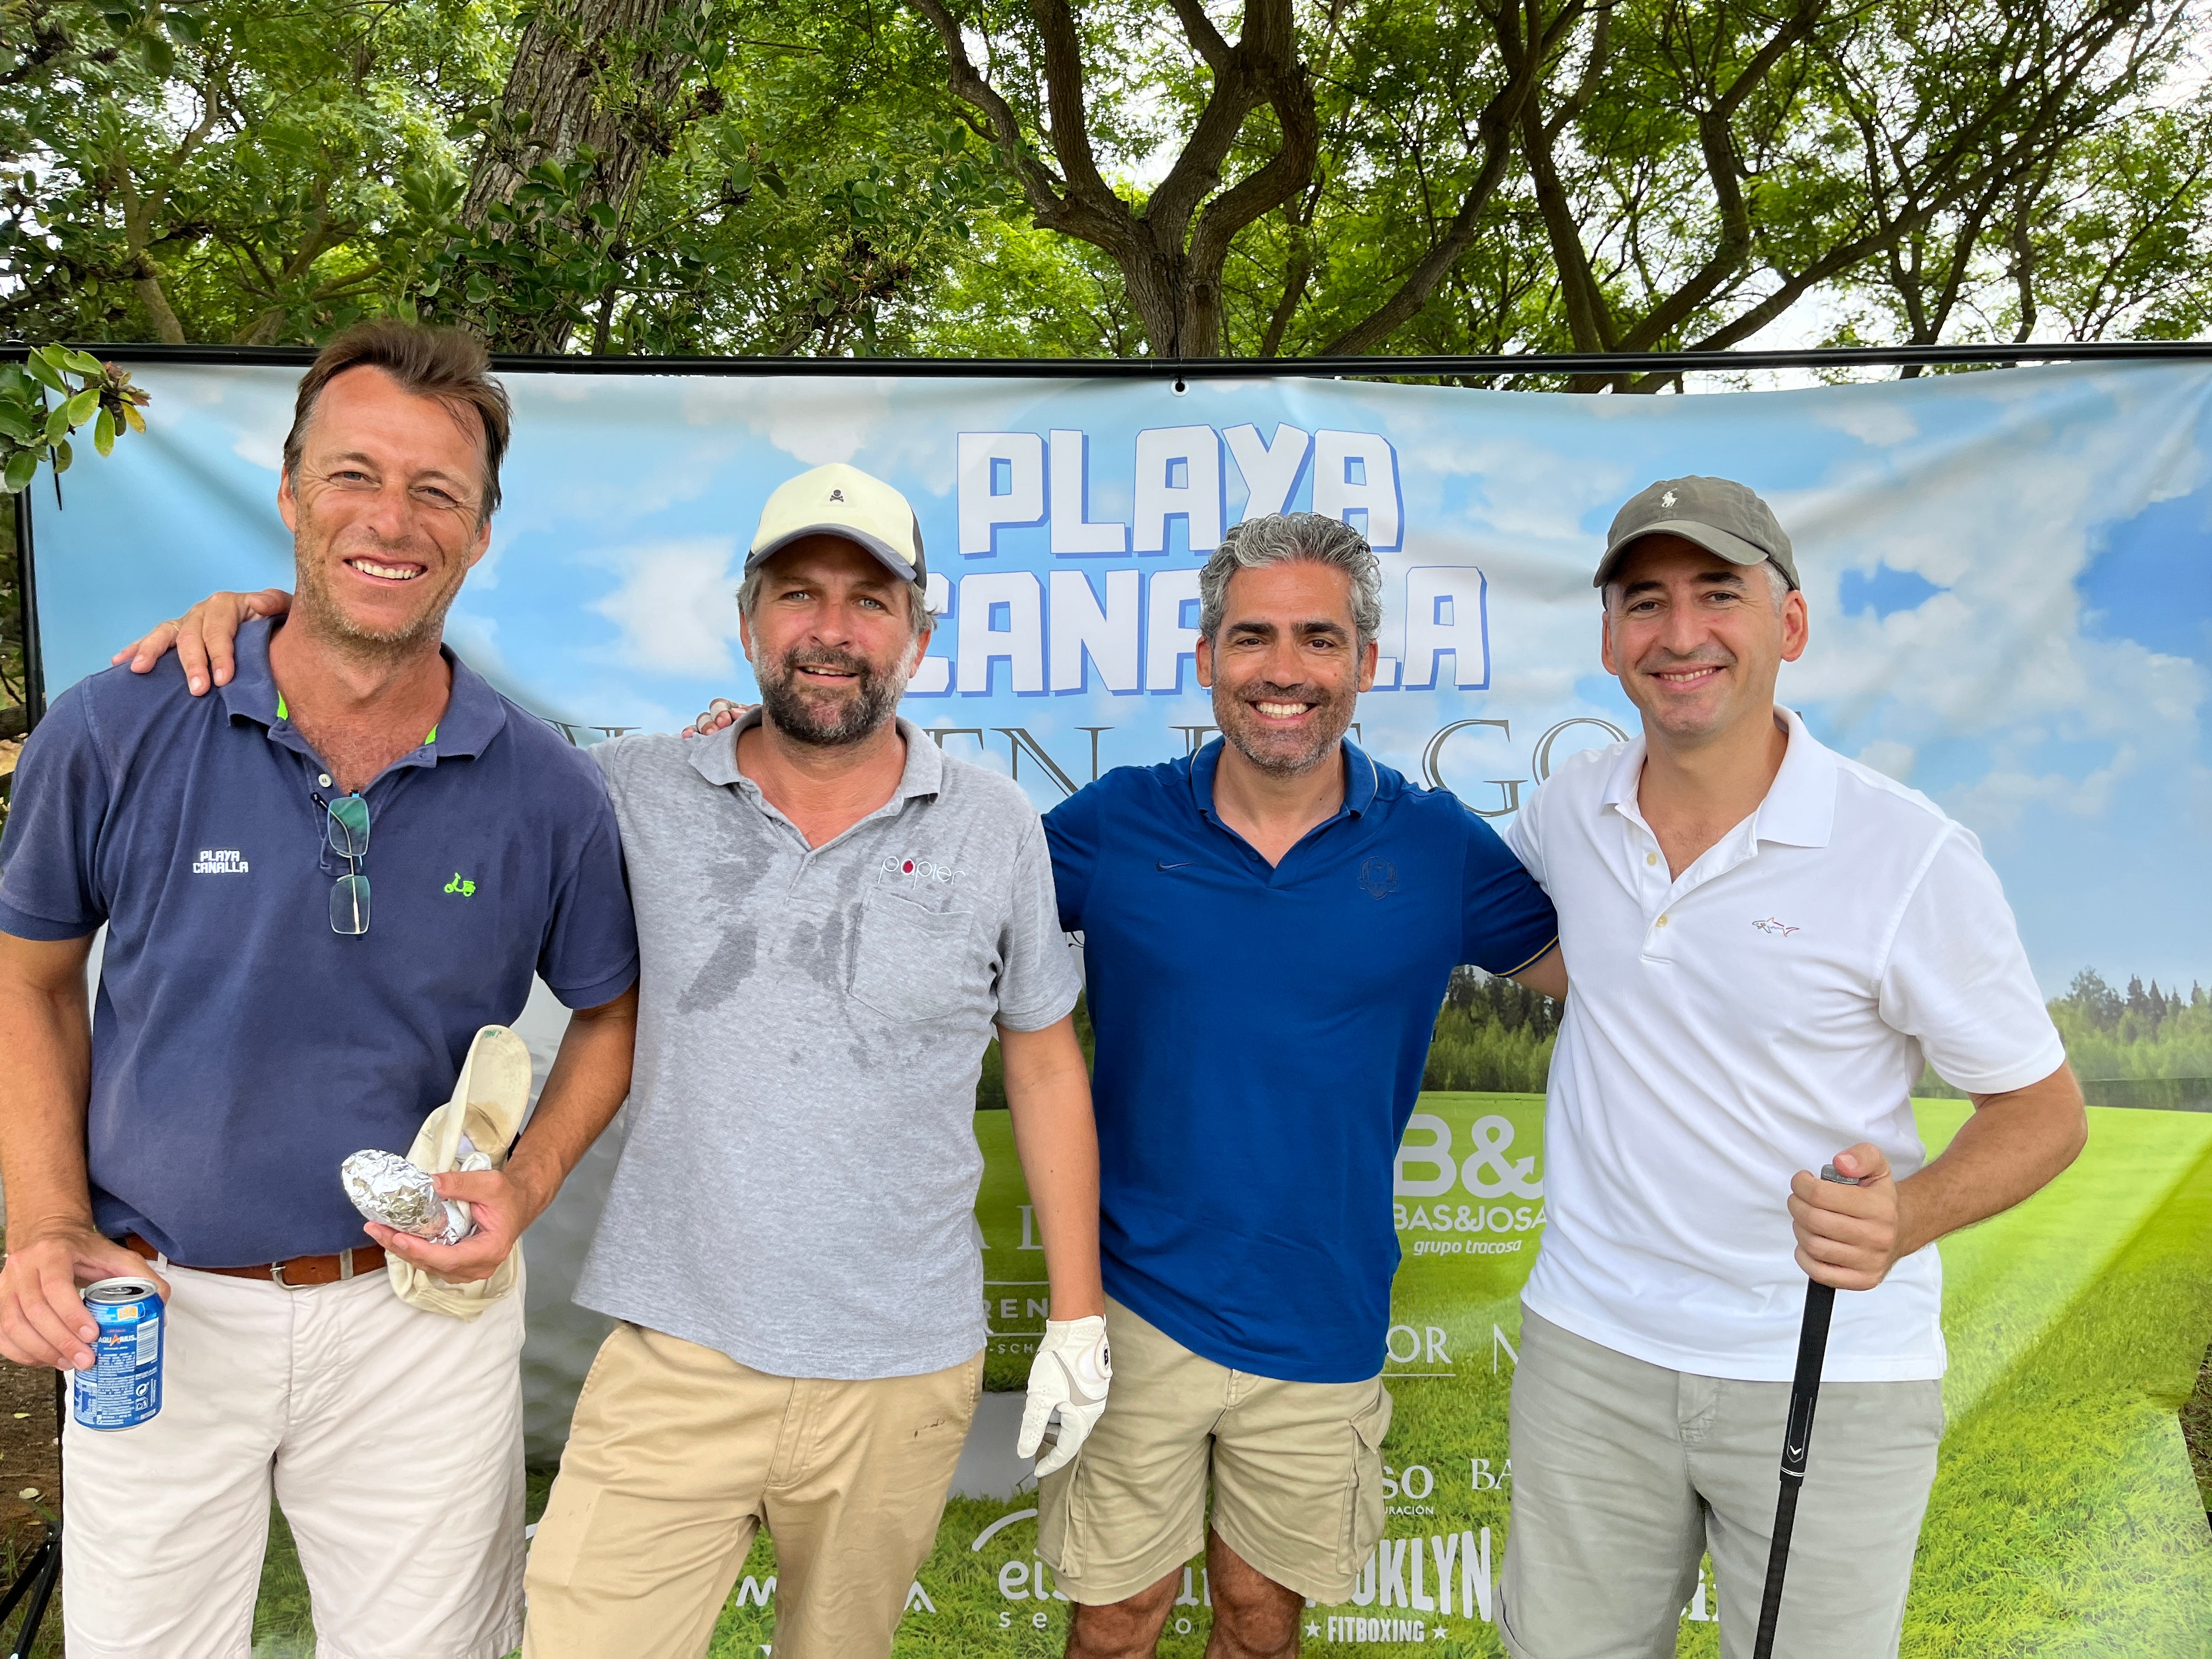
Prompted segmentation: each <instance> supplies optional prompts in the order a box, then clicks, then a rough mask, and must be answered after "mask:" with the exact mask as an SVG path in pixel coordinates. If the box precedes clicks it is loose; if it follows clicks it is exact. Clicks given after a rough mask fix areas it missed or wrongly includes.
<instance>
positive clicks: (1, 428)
mask: <svg viewBox="0 0 2212 1659" xmlns="http://www.w3.org/2000/svg"><path fill="white" fill-rule="evenodd" d="M32 431H33V427H32V425H31V423H30V422H28V421H27V420H25V419H24V418H23V417H22V416H21V415H18V414H17V413H16V412H15V410H12V409H0V438H8V439H11V440H13V441H15V442H16V443H19V444H27V443H28V442H30V441H31V434H32Z"/></svg>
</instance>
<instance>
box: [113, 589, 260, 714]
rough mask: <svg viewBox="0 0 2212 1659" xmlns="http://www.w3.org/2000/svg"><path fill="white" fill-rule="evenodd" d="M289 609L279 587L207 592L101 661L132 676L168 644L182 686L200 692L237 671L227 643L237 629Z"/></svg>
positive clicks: (146, 669)
mask: <svg viewBox="0 0 2212 1659" xmlns="http://www.w3.org/2000/svg"><path fill="white" fill-rule="evenodd" d="M291 608H292V596H291V595H290V594H289V593H288V592H285V591H284V590H283V588H281V587H264V588H263V589H262V590H261V591H260V592H258V593H233V592H221V593H210V594H209V595H208V596H207V598H205V599H202V600H201V601H200V602H199V603H198V604H197V605H194V606H193V607H192V608H191V610H189V611H185V614H184V615H183V616H181V617H172V618H170V620H168V621H167V622H165V623H161V625H160V626H158V627H156V628H155V629H154V630H153V631H152V632H151V633H149V634H148V635H146V636H145V637H144V638H143V639H141V640H139V641H137V642H136V643H134V644H131V645H126V646H125V647H123V649H121V650H120V651H118V652H117V653H115V654H114V655H113V656H112V657H110V658H109V659H107V660H108V662H109V664H110V665H114V664H117V663H123V662H128V663H129V664H130V665H131V672H132V673H134V674H145V673H150V672H151V671H153V667H154V665H155V663H157V662H159V661H161V659H162V658H163V657H164V656H166V655H167V654H168V653H169V651H170V650H171V649H172V648H174V650H175V651H176V653H177V665H178V666H179V668H182V669H183V670H184V671H185V689H186V690H189V691H190V692H191V694H192V695H193V696H196V697H197V696H205V695H206V693H207V691H208V690H209V689H210V686H211V685H228V684H230V677H231V675H232V674H233V673H234V672H235V671H237V668H238V658H237V655H236V653H234V651H233V650H232V648H231V647H232V644H233V642H234V641H235V640H236V639H237V638H238V630H239V629H240V628H242V627H244V626H245V625H246V623H249V622H252V620H253V619H254V618H255V617H281V616H283V614H284V613H285V612H286V611H289V610H290V609H291Z"/></svg>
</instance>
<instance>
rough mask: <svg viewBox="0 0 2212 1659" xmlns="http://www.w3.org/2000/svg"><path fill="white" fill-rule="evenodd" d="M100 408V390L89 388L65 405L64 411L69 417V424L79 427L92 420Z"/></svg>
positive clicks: (63, 406)
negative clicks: (93, 414) (94, 412)
mask: <svg viewBox="0 0 2212 1659" xmlns="http://www.w3.org/2000/svg"><path fill="white" fill-rule="evenodd" d="M99 407H100V388H99V387H98V386H87V387H86V388H85V389H84V390H83V391H82V392H78V393H77V394H76V397H74V398H70V400H69V401H68V402H67V403H65V404H63V405H62V410H63V412H64V414H66V415H67V416H69V423H70V425H71V426H72V427H79V426H82V425H83V424H84V423H85V422H87V421H88V420H90V419H91V418H92V411H93V410H95V409H98V408H99Z"/></svg>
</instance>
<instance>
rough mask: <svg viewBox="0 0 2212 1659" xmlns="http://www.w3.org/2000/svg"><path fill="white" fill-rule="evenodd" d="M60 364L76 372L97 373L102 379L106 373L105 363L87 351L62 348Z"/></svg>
mask: <svg viewBox="0 0 2212 1659" xmlns="http://www.w3.org/2000/svg"><path fill="white" fill-rule="evenodd" d="M62 365H63V367H64V368H68V369H69V370H70V371H71V372H72V373H74V374H97V375H100V377H102V378H103V379H104V378H106V374H107V365H106V363H103V362H100V359H99V358H97V357H95V356H93V355H92V354H91V353H90V352H89V351H70V350H69V349H66V348H64V350H63V352H62Z"/></svg>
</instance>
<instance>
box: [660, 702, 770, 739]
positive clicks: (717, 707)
mask: <svg viewBox="0 0 2212 1659" xmlns="http://www.w3.org/2000/svg"><path fill="white" fill-rule="evenodd" d="M752 710H753V705H752V704H751V703H749V702H731V701H730V700H729V699H728V698H727V697H716V698H714V699H713V700H712V701H711V702H708V705H707V707H706V708H705V710H704V711H703V712H702V713H701V714H697V715H696V716H694V717H693V719H692V721H691V724H690V725H689V726H685V727H684V730H683V731H682V732H681V733H679V734H678V735H680V736H683V737H686V738H711V737H713V736H714V733H715V732H721V731H726V730H727V729H728V728H729V727H731V726H735V725H736V724H737V723H738V721H739V720H743V719H744V717H745V716H746V715H747V714H750V713H751V712H752Z"/></svg>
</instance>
